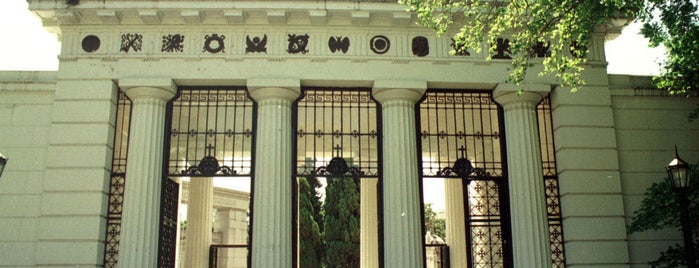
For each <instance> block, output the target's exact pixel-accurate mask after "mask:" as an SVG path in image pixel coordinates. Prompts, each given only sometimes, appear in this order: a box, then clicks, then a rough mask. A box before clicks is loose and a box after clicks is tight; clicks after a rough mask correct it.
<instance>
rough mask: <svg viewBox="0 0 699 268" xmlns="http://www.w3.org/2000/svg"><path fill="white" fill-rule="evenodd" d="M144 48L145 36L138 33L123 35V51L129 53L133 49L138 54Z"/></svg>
mask: <svg viewBox="0 0 699 268" xmlns="http://www.w3.org/2000/svg"><path fill="white" fill-rule="evenodd" d="M142 47H143V35H140V34H137V33H133V34H131V33H128V34H122V35H121V51H123V52H126V53H129V50H131V49H133V51H134V52H138V51H140V50H141V48H142Z"/></svg>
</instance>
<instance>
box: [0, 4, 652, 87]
mask: <svg viewBox="0 0 699 268" xmlns="http://www.w3.org/2000/svg"><path fill="white" fill-rule="evenodd" d="M0 1H1V3H0V71H2V70H57V69H58V58H57V55H58V53H59V52H60V44H59V43H58V38H57V37H56V35H55V34H51V33H48V32H47V31H46V30H44V28H43V27H42V26H41V22H40V20H39V19H38V18H36V17H35V16H34V15H33V14H32V13H31V12H29V10H28V8H27V2H26V1H25V0H0ZM639 29H640V25H638V24H631V25H629V26H628V27H626V29H624V31H623V32H622V35H621V36H619V37H618V38H616V39H615V40H612V41H609V42H607V44H605V51H606V54H607V61H608V62H609V65H608V66H607V68H608V72H609V73H612V74H632V75H654V74H657V73H658V72H659V66H658V61H659V60H658V59H659V58H660V57H662V55H663V54H664V50H663V49H659V48H655V49H651V48H648V41H647V40H645V39H643V38H642V37H640V36H639V35H638V31H639Z"/></svg>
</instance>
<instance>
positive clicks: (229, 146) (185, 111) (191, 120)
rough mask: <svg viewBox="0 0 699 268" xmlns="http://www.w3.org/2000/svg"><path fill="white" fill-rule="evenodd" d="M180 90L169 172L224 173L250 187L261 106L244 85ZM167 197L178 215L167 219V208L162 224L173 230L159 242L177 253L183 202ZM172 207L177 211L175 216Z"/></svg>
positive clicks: (171, 124) (173, 108)
mask: <svg viewBox="0 0 699 268" xmlns="http://www.w3.org/2000/svg"><path fill="white" fill-rule="evenodd" d="M178 90H179V92H178V96H177V97H176V98H175V99H174V100H173V101H172V102H171V103H170V105H169V107H168V108H169V110H168V115H169V116H170V120H169V121H168V126H167V129H168V130H167V136H168V141H167V142H168V144H169V147H168V148H169V150H168V155H167V159H166V162H167V168H166V172H167V176H169V177H224V178H222V179H226V180H228V179H231V180H230V181H226V183H231V184H235V185H240V184H246V183H248V179H249V184H250V189H252V184H253V183H254V178H253V176H252V174H253V159H254V153H253V148H254V146H255V122H256V120H255V115H256V112H257V105H256V104H255V102H254V101H253V100H252V99H251V98H250V97H249V96H248V93H247V90H246V89H245V88H244V87H181V88H178ZM166 180H167V181H170V180H169V179H166ZM170 188H172V187H170ZM170 188H166V187H163V191H164V192H163V196H165V195H166V194H167V193H166V191H171V190H172V189H170ZM253 194H254V193H253V192H252V191H251V192H250V202H249V204H248V205H249V208H248V209H249V210H248V211H249V218H250V220H249V222H248V226H247V227H248V230H247V233H248V238H247V240H246V242H247V245H246V248H247V253H248V266H249V263H250V245H251V239H250V234H251V232H252V227H251V226H252V213H253V211H252V207H253V205H252V202H253V200H254V197H253ZM169 197H170V199H165V197H164V199H163V202H162V204H161V208H162V209H168V207H170V208H169V209H170V214H171V215H174V216H171V217H175V218H174V219H172V220H171V219H168V218H167V215H168V213H167V211H165V210H163V215H164V216H163V217H165V218H163V225H164V227H163V228H166V226H167V225H168V224H170V225H172V224H174V225H172V226H171V227H173V228H174V229H172V231H171V232H165V233H164V235H163V236H162V238H163V239H165V240H163V242H162V243H163V244H166V245H161V248H164V249H167V250H171V249H169V248H166V247H170V246H172V250H173V252H174V246H175V245H176V244H177V243H178V242H179V241H176V239H175V238H176V231H177V222H176V220H177V218H176V216H177V214H176V211H177V210H176V209H177V204H179V201H178V196H177V195H175V194H170V195H169ZM173 202H174V203H173ZM172 204H175V206H174V207H173V206H172ZM173 208H174V209H175V210H174V212H175V214H172V211H173V210H172V209H173ZM164 260H167V259H164ZM168 267H171V266H168Z"/></svg>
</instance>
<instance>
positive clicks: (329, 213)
mask: <svg viewBox="0 0 699 268" xmlns="http://www.w3.org/2000/svg"><path fill="white" fill-rule="evenodd" d="M359 199H360V196H359V179H350V178H328V186H327V187H326V188H325V203H324V204H323V209H324V210H325V216H324V221H325V227H324V228H325V232H324V238H325V263H324V264H325V266H326V267H337V268H342V267H352V268H354V267H359V228H360V226H359V207H360V206H359Z"/></svg>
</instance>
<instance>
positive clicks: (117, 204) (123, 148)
mask: <svg viewBox="0 0 699 268" xmlns="http://www.w3.org/2000/svg"><path fill="white" fill-rule="evenodd" d="M130 121H131V101H130V100H129V98H128V97H126V94H124V92H122V91H119V94H118V100H117V110H116V120H115V124H114V125H115V127H114V134H115V135H114V147H113V148H114V154H113V158H112V172H111V176H110V181H109V199H108V200H109V203H108V204H107V232H106V233H107V236H106V238H105V242H104V243H105V245H104V267H105V268H116V267H118V265H117V264H118V262H119V241H120V238H121V235H120V234H121V214H122V207H123V204H124V184H125V183H126V179H125V178H126V155H127V149H128V141H129V122H130Z"/></svg>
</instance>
